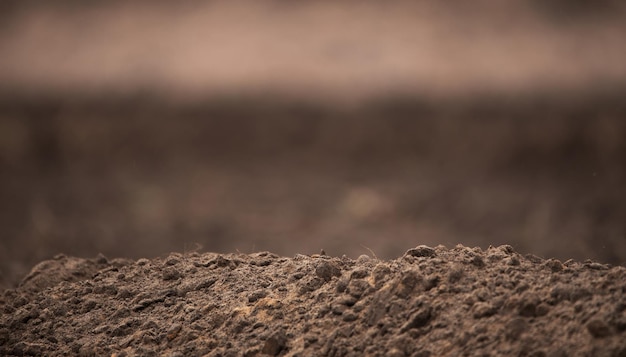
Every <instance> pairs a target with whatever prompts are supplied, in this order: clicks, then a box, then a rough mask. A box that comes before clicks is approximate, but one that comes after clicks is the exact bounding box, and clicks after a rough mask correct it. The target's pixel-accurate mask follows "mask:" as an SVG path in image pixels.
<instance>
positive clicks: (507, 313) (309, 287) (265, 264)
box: [0, 245, 626, 357]
mask: <svg viewBox="0 0 626 357" xmlns="http://www.w3.org/2000/svg"><path fill="white" fill-rule="evenodd" d="M625 292H626V268H624V267H622V266H615V267H611V266H609V265H604V264H600V263H596V262H592V261H585V262H578V261H573V260H568V261H566V262H560V261H558V260H556V259H547V260H544V259H541V258H538V257H536V256H533V255H526V256H522V255H520V254H519V253H517V252H515V251H514V250H513V248H512V247H511V246H508V245H504V246H500V247H489V248H488V249H486V250H481V249H480V248H468V247H464V246H461V245H459V246H456V247H455V248H452V249H448V248H446V247H444V246H437V247H435V248H430V247H427V246H423V245H422V246H418V247H416V248H412V249H409V250H408V251H407V252H406V253H405V254H404V255H403V256H402V257H400V258H398V259H395V260H388V261H384V260H379V259H378V258H376V257H375V256H374V257H370V256H367V255H362V256H360V257H358V259H356V260H353V259H350V258H347V257H345V256H344V257H341V258H339V257H331V256H328V255H326V254H325V253H324V252H323V251H322V252H321V254H316V255H311V256H308V255H296V256H295V257H293V258H286V257H280V256H278V255H275V254H272V253H268V252H261V253H254V254H217V253H203V254H201V253H198V252H195V253H187V254H178V253H171V254H170V255H169V256H168V257H166V258H155V259H139V260H136V261H134V260H128V259H112V260H109V259H107V258H106V257H104V256H102V255H100V256H98V257H96V258H94V259H82V258H73V257H67V256H64V255H59V256H57V257H55V258H54V259H53V260H49V261H44V262H42V263H40V264H39V265H37V266H36V267H35V268H33V270H32V271H31V273H30V274H29V275H28V276H27V277H26V278H24V279H23V281H22V282H21V284H20V286H19V287H17V288H15V289H8V290H5V291H4V292H3V293H2V294H1V295H0V308H1V309H2V317H1V319H0V354H2V355H7V356H24V355H37V356H52V355H54V356H62V355H65V356H67V355H71V356H105V355H106V356H118V357H120V356H157V355H158V356H204V355H206V356H255V355H280V356H305V355H323V356H357V355H358V356H361V355H372V356H383V355H384V356H461V355H465V356H490V355H491V356H493V355H499V356H626V338H625V337H626V333H625V331H626V297H625V294H624V293H625Z"/></svg>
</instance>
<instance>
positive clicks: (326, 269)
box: [315, 260, 341, 281]
mask: <svg viewBox="0 0 626 357" xmlns="http://www.w3.org/2000/svg"><path fill="white" fill-rule="evenodd" d="M315 274H316V275H317V276H318V277H320V278H322V279H324V281H330V279H332V278H333V276H340V275H341V270H340V269H339V268H338V267H337V266H336V265H335V264H334V263H332V262H329V261H328V260H322V261H320V262H319V263H318V264H317V266H316V267H315Z"/></svg>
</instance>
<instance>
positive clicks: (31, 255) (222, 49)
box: [0, 0, 626, 287]
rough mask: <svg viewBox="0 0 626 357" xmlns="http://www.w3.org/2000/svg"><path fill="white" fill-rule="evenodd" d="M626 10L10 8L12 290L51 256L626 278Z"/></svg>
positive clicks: (0, 159) (7, 146)
mask: <svg viewBox="0 0 626 357" xmlns="http://www.w3.org/2000/svg"><path fill="white" fill-rule="evenodd" d="M625 39H626V5H624V4H623V2H621V1H617V0H615V1H611V0H595V1H584V0H568V1H565V0H541V1H540V0H536V1H535V0H526V1H510V2H501V1H496V0H491V1H489V0H478V1H472V2H471V3H468V2H464V1H449V2H435V1H432V2H431V1H391V2H373V1H372V2H369V1H364V2H361V1H359V2H352V1H344V2H326V1H319V2H304V1H287V0H280V1H253V2H246V1H230V2H227V1H211V2H205V1H177V2H166V1H163V2H158V1H138V2H126V1H89V2H85V1H71V0H65V1H55V2H46V1H17V0H16V1H12V0H4V1H2V2H1V3H0V239H1V240H0V287H9V286H13V285H15V284H16V283H17V282H18V281H19V279H21V278H22V277H23V276H24V274H26V273H27V272H28V270H29V269H30V268H31V267H32V266H33V265H34V264H36V263H37V262H39V261H41V260H43V259H48V258H51V257H52V256H54V255H56V254H58V253H65V254H68V255H76V256H84V257H91V256H95V255H96V254H97V253H103V254H105V255H106V256H108V257H110V258H112V257H130V258H139V257H154V256H159V255H166V254H167V253H168V252H170V251H178V252H191V251H216V252H242V253H251V252H255V251H263V250H269V251H272V252H275V253H278V254H281V255H286V256H293V255H295V254H296V253H303V254H314V253H319V251H320V249H324V250H325V251H326V252H327V253H328V254H329V255H333V256H341V255H343V254H346V255H348V256H350V257H353V258H356V257H357V256H359V255H360V254H369V255H371V252H374V253H375V254H376V255H377V256H378V257H379V258H381V259H383V258H385V259H387V258H395V257H398V256H400V255H402V254H403V253H404V251H406V250H407V249H408V248H411V247H414V246H416V245H419V244H427V245H431V246H434V245H438V244H444V245H446V246H448V247H454V246H455V245H456V244H459V243H460V244H464V245H468V246H480V247H482V248H483V249H485V248H487V247H488V246H489V245H500V244H511V245H513V246H514V248H515V249H516V250H518V251H519V252H522V253H532V254H535V255H539V256H542V257H545V258H548V257H556V258H558V259H561V260H566V259H569V258H574V259H578V260H584V259H594V260H599V261H601V262H604V263H611V264H624V263H626V185H625V183H626V141H625V138H626V65H624V63H626V41H625Z"/></svg>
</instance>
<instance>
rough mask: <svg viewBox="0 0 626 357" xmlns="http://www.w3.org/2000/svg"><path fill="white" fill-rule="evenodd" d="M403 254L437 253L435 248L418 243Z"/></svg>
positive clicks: (425, 255)
mask: <svg viewBox="0 0 626 357" xmlns="http://www.w3.org/2000/svg"><path fill="white" fill-rule="evenodd" d="M404 255H405V256H412V257H434V256H435V255H437V253H436V252H435V249H433V248H431V247H429V246H426V245H418V246H417V247H415V248H411V249H409V250H407V251H406V253H404Z"/></svg>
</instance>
